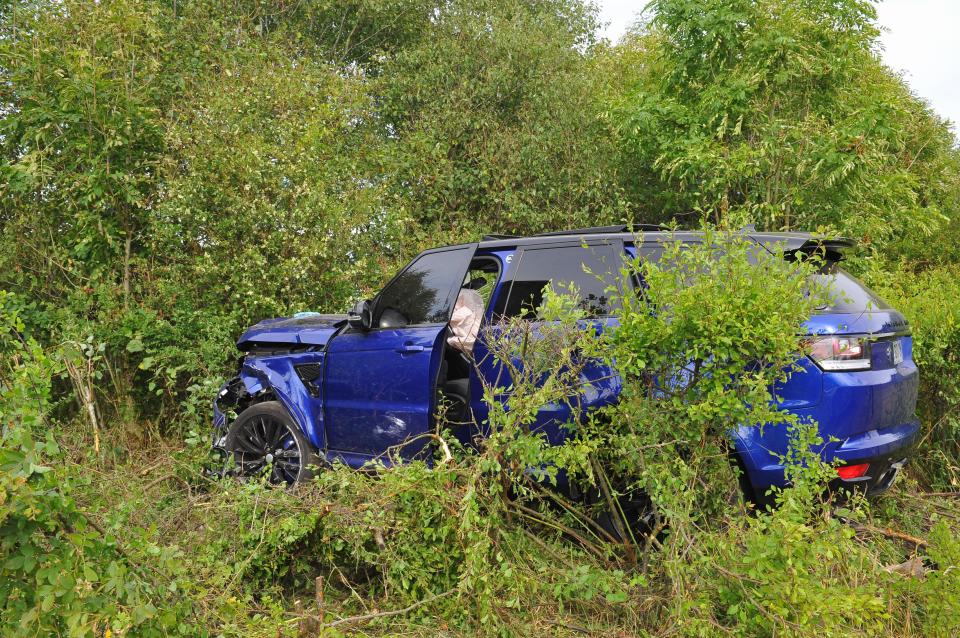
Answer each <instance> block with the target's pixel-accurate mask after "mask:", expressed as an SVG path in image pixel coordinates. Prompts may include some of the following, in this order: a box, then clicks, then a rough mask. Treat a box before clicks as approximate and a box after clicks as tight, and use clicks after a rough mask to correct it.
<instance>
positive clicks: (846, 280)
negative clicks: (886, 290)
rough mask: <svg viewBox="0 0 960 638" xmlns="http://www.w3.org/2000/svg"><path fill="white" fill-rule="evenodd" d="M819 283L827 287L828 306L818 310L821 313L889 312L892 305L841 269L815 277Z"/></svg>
mask: <svg viewBox="0 0 960 638" xmlns="http://www.w3.org/2000/svg"><path fill="white" fill-rule="evenodd" d="M814 278H815V279H816V280H817V282H818V283H819V284H821V285H823V286H826V287H827V297H828V301H827V304H826V305H824V306H821V307H819V308H817V312H820V313H832V312H837V313H854V312H868V311H871V310H889V309H890V305H889V304H888V303H887V302H886V301H884V300H883V299H881V298H880V297H879V296H878V295H877V294H876V293H875V292H873V291H872V290H870V289H869V288H867V287H866V286H865V285H863V282H861V281H860V280H859V279H857V278H856V277H854V276H853V275H851V274H850V273H848V272H846V271H845V270H842V269H840V268H835V269H833V270H832V271H831V272H828V273H822V274H819V275H814Z"/></svg>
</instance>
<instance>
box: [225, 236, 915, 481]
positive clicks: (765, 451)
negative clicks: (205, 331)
mask: <svg viewBox="0 0 960 638" xmlns="http://www.w3.org/2000/svg"><path fill="white" fill-rule="evenodd" d="M625 250H626V253H627V254H628V256H631V257H632V256H634V255H635V253H636V251H635V249H634V247H633V246H632V245H630V244H629V243H628V244H627V245H626V246H625ZM476 254H477V255H478V256H479V255H482V256H486V257H493V258H495V259H496V260H497V261H498V262H499V265H500V274H499V277H498V280H497V282H496V284H495V285H494V289H493V292H492V296H491V299H497V298H498V297H499V295H501V294H503V293H504V290H505V288H506V287H507V285H509V281H510V278H511V276H512V272H511V269H512V268H513V259H514V256H515V255H516V254H518V253H517V250H516V249H514V248H497V249H489V250H485V251H479V252H477V253H476ZM492 311H493V303H490V304H489V306H488V307H487V309H486V317H485V319H486V320H487V321H489V320H491V319H492V317H491V315H492ZM595 324H596V326H597V329H598V330H602V329H604V328H605V327H607V328H609V327H613V326H615V325H616V324H617V321H616V319H614V318H609V319H603V320H597V321H596V322H595ZM906 328H907V324H906V321H905V320H904V318H903V316H902V315H900V314H899V313H897V312H895V311H892V310H883V311H876V312H864V313H858V314H818V315H815V316H813V317H811V318H810V319H809V320H808V321H807V322H806V324H805V329H806V332H807V334H810V335H830V334H838V335H839V334H844V335H854V334H856V335H871V336H872V337H874V338H875V339H876V341H873V342H872V345H871V362H872V368H871V369H870V370H865V371H855V372H836V371H835V372H824V371H822V370H821V369H820V368H819V367H818V366H817V365H816V364H814V363H813V361H812V360H810V359H809V358H807V357H806V356H802V357H799V358H798V361H797V363H798V368H799V369H798V370H797V371H796V372H795V373H794V374H793V375H792V376H791V378H790V379H789V380H788V381H787V382H785V383H782V384H779V385H778V386H777V387H776V388H775V389H774V391H775V395H776V397H777V401H778V405H779V406H780V407H781V408H782V409H784V410H786V411H789V412H792V413H794V414H796V415H798V416H800V417H803V418H809V419H813V420H815V421H816V422H817V423H818V424H819V428H820V433H821V435H822V436H823V438H824V440H825V441H826V443H825V444H824V447H823V450H822V452H823V455H824V457H825V459H826V460H828V461H832V460H840V461H842V462H857V461H862V460H874V459H883V460H884V461H885V462H887V463H888V464H889V463H890V462H896V461H899V460H900V459H902V458H903V457H905V456H906V455H907V453H908V451H909V449H910V448H911V447H912V446H913V445H914V444H915V442H916V440H917V435H918V430H919V426H918V423H917V420H916V416H915V408H916V400H917V388H918V372H917V368H916V365H915V364H914V363H913V359H912V340H911V339H910V337H909V336H908V335H907V332H906ZM446 336H447V327H446V325H439V324H437V325H420V326H409V327H403V328H384V329H375V330H371V331H368V332H361V331H357V330H352V329H350V328H348V327H347V326H346V325H345V322H344V321H343V319H342V318H341V317H337V316H310V317H299V318H293V319H280V320H269V321H264V322H261V323H259V324H257V325H256V326H254V327H253V328H251V329H250V330H248V331H247V332H246V333H245V334H244V335H243V336H242V337H241V339H240V341H239V342H238V346H240V347H241V349H250V348H252V347H259V348H266V349H267V350H268V351H269V348H270V346H271V345H277V346H278V348H279V347H280V346H282V345H284V344H286V345H288V346H291V351H289V352H286V353H276V354H270V353H269V352H268V354H257V351H256V350H254V352H253V353H252V354H250V355H248V356H247V357H246V359H245V360H244V362H243V365H242V367H241V370H240V372H239V379H240V380H241V381H242V383H243V386H244V387H245V389H246V392H247V394H249V395H250V396H252V397H256V396H258V395H259V394H260V393H270V394H272V395H273V396H274V397H275V398H276V400H278V401H280V402H281V403H282V404H283V405H284V406H285V407H286V409H287V410H288V411H289V413H290V415H291V416H292V417H293V418H294V419H295V420H296V422H297V423H298V424H299V425H300V427H301V428H302V429H303V431H304V433H305V434H306V435H307V438H308V439H309V440H310V442H312V443H313V444H314V445H315V446H316V447H317V449H318V450H320V451H321V453H322V454H325V455H326V457H327V459H328V460H330V461H333V460H340V461H342V462H344V463H346V464H348V465H350V466H353V467H361V466H362V465H364V464H365V463H367V462H369V461H370V460H372V459H374V458H380V459H381V460H382V461H383V462H389V459H387V458H385V457H384V456H383V454H384V452H386V451H387V450H388V448H391V447H394V446H398V445H400V444H402V443H403V442H404V441H408V440H410V439H411V438H416V437H418V436H420V435H423V434H426V433H429V432H430V431H431V430H432V428H433V425H434V424H433V416H432V415H433V413H434V411H435V408H436V393H437V387H436V386H437V379H438V373H439V370H440V367H441V360H442V358H443V356H444V355H443V353H444V347H445V346H444V340H445V338H446ZM896 341H899V342H900V346H901V349H902V354H903V357H902V361H900V362H898V363H895V362H894V359H893V344H894V343H895V342H896ZM474 358H475V360H476V362H477V364H478V365H477V368H476V369H474V370H471V372H470V378H469V387H470V408H471V409H472V411H473V416H474V418H475V419H476V421H477V423H479V424H481V425H480V427H481V431H482V430H483V428H484V426H483V424H484V423H485V420H486V416H487V408H486V406H485V404H484V403H483V400H482V396H483V386H482V383H481V380H480V376H478V374H479V375H482V376H483V377H484V378H486V379H487V380H488V381H494V380H497V381H496V382H497V384H498V385H499V386H501V387H504V388H506V387H507V386H508V385H509V383H510V380H509V378H507V375H506V374H505V373H504V372H503V371H502V370H500V369H499V366H498V365H497V364H496V363H495V362H494V361H493V360H492V357H490V356H489V353H487V352H486V349H485V346H484V344H483V341H482V340H478V341H477V343H476V346H475V350H474ZM303 364H319V365H320V366H322V377H321V379H320V381H319V388H314V389H313V391H312V392H311V390H310V389H309V388H308V387H307V386H306V385H305V384H304V382H303V381H302V380H301V379H300V378H299V376H298V374H297V371H296V369H295V366H298V365H303ZM583 380H584V391H583V392H582V393H581V395H580V396H579V397H574V398H572V399H571V402H570V403H571V404H573V405H574V406H576V409H593V408H597V407H601V406H604V405H609V404H611V403H613V402H615V401H616V400H617V398H618V396H619V394H620V391H621V389H622V381H621V379H620V377H619V376H618V375H617V374H615V372H614V371H613V370H611V369H610V368H609V367H606V366H604V365H601V364H599V363H598V364H595V365H591V366H588V367H587V369H586V370H585V371H584V379H583ZM225 387H226V386H225ZM318 389H319V391H317V390H318ZM572 416H573V415H572V414H571V405H570V404H568V403H558V404H554V405H549V406H545V408H544V409H543V411H542V412H541V415H540V418H539V419H538V420H537V423H536V427H537V428H539V429H540V430H541V431H542V432H544V433H545V435H546V437H547V439H548V440H549V441H550V442H551V443H553V444H558V445H559V444H561V443H562V442H563V440H564V438H565V436H566V434H567V429H566V428H565V424H566V423H568V422H569V421H570V419H571V417H572ZM214 425H215V427H217V428H219V429H221V430H222V429H223V428H225V427H226V419H225V417H224V415H223V414H222V413H221V411H220V410H219V409H216V410H215V418H214ZM481 433H482V432H481ZM731 436H732V439H733V443H734V447H735V451H736V452H737V453H738V455H739V456H740V458H741V459H742V461H743V465H744V467H745V470H746V473H747V476H748V478H749V480H750V483H751V484H752V486H753V488H754V490H755V491H756V492H758V493H762V492H764V491H766V489H767V488H768V487H770V486H774V485H776V486H783V485H784V482H785V479H784V469H783V466H782V465H781V464H780V457H781V456H782V455H783V454H785V453H786V451H787V432H786V429H785V427H784V426H782V425H768V426H766V427H764V428H757V427H741V428H739V429H737V430H736V431H734V432H731ZM463 438H464V442H467V441H468V440H469V437H463ZM425 444H426V438H424V437H421V439H420V442H419V443H416V444H413V445H408V446H405V447H404V448H403V451H402V454H401V457H403V458H411V457H413V456H415V455H416V454H417V453H418V452H419V451H420V450H421V449H422V448H423V446H424V445H425ZM878 467H880V466H878ZM883 467H886V466H883Z"/></svg>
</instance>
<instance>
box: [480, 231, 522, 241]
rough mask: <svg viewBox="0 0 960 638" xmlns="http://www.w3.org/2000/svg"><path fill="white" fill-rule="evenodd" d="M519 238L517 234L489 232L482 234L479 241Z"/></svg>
mask: <svg viewBox="0 0 960 638" xmlns="http://www.w3.org/2000/svg"><path fill="white" fill-rule="evenodd" d="M519 238H520V236H519V235H508V234H501V233H490V234H487V235H484V236H483V239H482V240H481V241H496V240H498V239H519Z"/></svg>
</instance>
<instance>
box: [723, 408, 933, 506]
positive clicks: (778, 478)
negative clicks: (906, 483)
mask: <svg viewBox="0 0 960 638" xmlns="http://www.w3.org/2000/svg"><path fill="white" fill-rule="evenodd" d="M919 432H920V426H919V424H918V423H917V422H910V423H903V424H900V425H896V426H893V427H889V428H880V429H876V430H870V431H868V432H864V433H862V434H857V435H854V436H851V437H849V438H847V439H846V440H844V441H842V442H840V443H839V444H837V443H828V444H827V445H825V446H824V449H823V457H824V460H825V461H827V462H838V463H839V464H840V465H856V464H859V463H867V464H868V465H869V467H868V468H867V472H866V474H865V475H864V476H861V477H858V478H855V479H840V478H839V477H838V478H837V479H836V480H835V481H834V482H833V483H832V484H831V485H832V486H833V487H837V488H846V489H849V490H851V491H853V490H856V491H865V492H867V493H868V494H877V493H880V492H882V491H883V490H885V489H887V488H889V487H890V485H892V484H893V481H894V479H895V478H896V475H897V472H898V471H899V470H900V468H902V467H903V465H904V463H905V462H906V461H907V459H908V458H909V457H910V455H911V453H912V452H913V449H914V448H915V447H916V445H917V442H918V440H919ZM743 434H744V433H743V432H742V431H741V432H740V433H738V437H737V438H738V439H739V440H738V441H737V443H738V447H741V446H744V447H741V449H740V450H739V451H740V452H741V455H742V457H743V460H744V465H745V466H746V470H747V477H748V478H749V479H750V483H751V485H752V487H753V490H754V493H755V494H756V495H758V496H759V495H763V494H765V493H766V491H767V490H768V489H769V488H771V487H773V486H777V487H785V486H786V478H785V476H784V467H783V465H781V464H779V463H771V462H769V461H770V454H769V450H756V449H750V446H749V445H745V444H746V442H747V441H746V439H745V437H743ZM758 459H764V460H765V461H767V463H764V464H758V463H756V461H757V460H758Z"/></svg>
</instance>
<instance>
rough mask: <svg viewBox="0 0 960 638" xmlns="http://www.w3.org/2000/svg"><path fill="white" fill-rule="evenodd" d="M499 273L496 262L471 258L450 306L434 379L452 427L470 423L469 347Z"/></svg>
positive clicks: (471, 363)
mask: <svg viewBox="0 0 960 638" xmlns="http://www.w3.org/2000/svg"><path fill="white" fill-rule="evenodd" d="M499 273H500V264H499V262H498V261H497V260H496V259H494V258H492V257H475V258H474V259H473V261H471V262H470V268H469V269H468V270H467V274H466V277H464V280H463V284H462V285H461V288H460V293H459V294H458V295H457V300H456V302H455V304H454V308H453V314H452V316H451V320H450V327H449V328H448V330H447V336H446V338H445V339H444V343H445V345H444V352H443V360H442V361H441V363H440V372H439V376H438V379H437V388H438V389H439V392H438V394H439V399H440V401H439V402H440V404H441V405H443V406H445V409H446V412H445V417H446V420H447V421H448V422H449V423H450V424H451V425H453V426H456V425H461V426H465V425H467V424H468V423H470V370H471V368H472V367H473V365H474V360H473V346H474V344H475V342H476V340H477V339H478V338H480V335H479V332H480V325H481V323H482V322H483V315H484V311H485V310H486V308H487V307H488V306H489V303H490V297H491V296H492V295H493V289H494V286H495V285H496V283H497V278H498V275H499Z"/></svg>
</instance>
